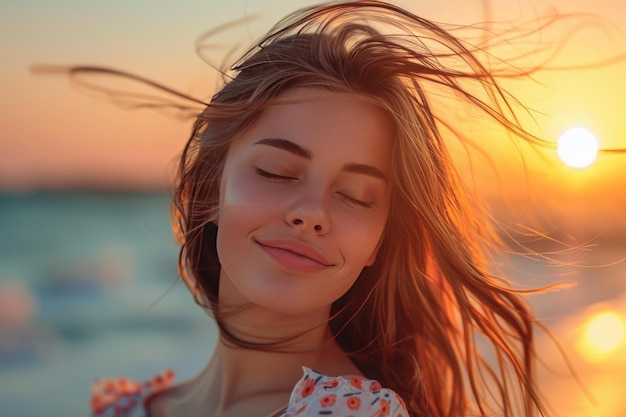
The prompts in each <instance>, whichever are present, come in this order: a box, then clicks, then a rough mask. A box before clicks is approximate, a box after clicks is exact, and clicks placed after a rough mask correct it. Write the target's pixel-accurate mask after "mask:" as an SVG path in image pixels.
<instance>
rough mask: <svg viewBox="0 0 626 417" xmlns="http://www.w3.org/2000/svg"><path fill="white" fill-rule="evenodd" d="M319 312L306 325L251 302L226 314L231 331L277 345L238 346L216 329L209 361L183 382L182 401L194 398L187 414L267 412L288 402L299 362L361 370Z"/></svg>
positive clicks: (338, 370) (333, 370) (331, 370)
mask: <svg viewBox="0 0 626 417" xmlns="http://www.w3.org/2000/svg"><path fill="white" fill-rule="evenodd" d="M322 316H323V315H322V313H321V312H318V313H317V314H316V317H317V321H313V323H314V324H313V325H311V323H312V321H311V319H312V317H304V318H303V317H294V316H280V317H277V316H276V314H274V313H272V312H268V311H266V310H263V309H261V308H258V307H254V306H252V307H247V308H245V309H241V310H239V311H237V312H236V313H233V314H229V315H227V317H226V318H225V320H223V322H224V327H225V328H226V329H227V330H228V332H229V333H231V334H232V335H234V336H235V337H237V338H239V339H241V340H243V341H245V342H248V343H255V344H267V343H269V342H276V341H279V343H278V346H270V347H267V348H265V349H261V348H258V347H257V348H242V347H239V346H236V345H234V344H233V343H231V342H230V341H228V340H227V339H226V338H225V337H224V335H220V338H219V341H218V343H217V346H216V348H215V352H214V354H213V357H212V359H211V361H210V362H209V364H208V366H207V367H206V368H205V369H204V370H203V371H202V372H201V373H200V374H199V375H198V376H197V377H196V378H194V379H193V380H192V381H191V382H190V383H189V384H187V386H186V389H185V391H186V395H185V397H186V399H185V401H186V403H187V404H188V405H189V404H193V407H192V409H191V410H187V411H189V412H188V413H187V414H189V415H192V414H194V413H195V411H194V410H204V414H201V415H216V416H219V415H249V413H247V412H244V411H241V410H242V407H243V409H245V407H247V406H248V405H252V406H253V407H254V409H255V410H256V411H255V414H258V415H270V414H271V413H272V412H274V411H276V410H277V409H279V408H281V407H284V406H286V405H287V403H288V401H289V396H290V393H291V391H292V389H293V387H294V385H295V383H296V382H297V381H298V380H299V379H300V378H301V377H302V367H304V366H306V367H308V368H311V369H314V370H316V371H319V372H321V373H324V374H327V375H357V374H360V372H359V370H358V369H357V368H356V367H355V366H354V364H353V363H352V362H351V361H350V359H349V358H348V357H347V356H346V354H345V353H344V352H343V351H342V350H341V348H340V347H339V346H338V345H337V343H336V342H335V341H334V339H333V338H332V335H331V334H330V330H329V329H328V326H327V324H326V320H327V315H326V316H324V317H325V318H324V320H321V317H322ZM208 410H213V412H212V413H211V412H209V413H206V411H208ZM196 414H197V413H196ZM198 415H200V414H198Z"/></svg>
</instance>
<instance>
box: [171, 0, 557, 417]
mask: <svg viewBox="0 0 626 417" xmlns="http://www.w3.org/2000/svg"><path fill="white" fill-rule="evenodd" d="M478 52H479V48H478V47H476V48H474V47H471V46H469V45H468V44H466V43H465V42H463V41H462V40H460V39H459V38H457V37H456V36H454V35H453V34H452V32H450V31H449V30H447V29H445V28H444V27H442V26H440V25H437V24H435V23H433V22H431V21H428V20H425V19H422V18H420V17H418V16H416V15H414V14H412V13H409V12H408V11H406V10H403V9H401V8H399V7H396V6H393V5H390V4H387V3H382V2H377V1H357V2H348V3H332V4H329V5H322V6H318V7H313V8H309V9H305V10H301V11H299V12H296V13H295V14H293V15H290V16H289V17H287V18H286V19H285V20H283V21H281V22H280V23H279V24H277V25H276V26H275V27H274V28H273V29H272V30H271V31H270V32H269V34H268V35H267V36H265V37H264V38H263V39H262V40H261V41H260V42H259V43H258V44H257V45H255V46H254V47H253V48H252V49H250V50H249V51H248V52H247V53H246V54H244V56H243V57H242V58H241V59H240V60H238V61H237V62H236V63H235V65H234V66H233V67H232V71H233V76H232V79H230V80H228V82H227V83H226V84H225V85H224V87H223V88H222V89H221V90H220V91H219V92H218V93H217V94H215V96H214V97H213V98H212V100H211V102H210V103H209V104H208V105H207V106H206V108H205V109H204V111H203V112H202V114H200V115H199V117H198V118H197V120H196V122H195V125H194V130H193V133H192V135H191V138H190V139H189V141H188V143H187V145H186V146H185V148H184V151H183V153H182V156H181V159H180V166H179V172H178V179H177V184H176V193H175V196H174V199H173V205H174V212H175V214H176V217H177V221H176V224H175V228H176V229H177V231H178V234H179V235H180V237H181V243H182V245H181V252H180V271H181V275H182V276H183V278H185V279H186V281H187V282H188V283H190V285H192V286H193V287H196V288H198V289H199V295H198V298H199V299H201V300H208V301H209V308H211V309H213V310H214V311H215V312H217V310H218V307H219V306H218V304H217V300H218V298H217V291H218V280H219V268H220V265H219V259H218V258H217V254H216V251H215V234H216V232H217V230H216V226H215V225H214V224H213V223H212V222H211V221H212V219H214V217H215V213H216V210H217V207H218V196H219V184H220V175H221V172H222V167H223V163H224V160H225V157H226V154H227V152H228V149H229V145H230V142H231V140H232V138H234V137H236V136H237V135H238V134H240V133H241V132H243V131H244V130H245V129H246V128H247V127H248V126H250V124H252V123H253V122H254V121H255V119H256V118H257V117H258V116H259V114H260V112H261V111H262V110H263V109H264V108H265V106H267V105H268V103H271V102H272V100H274V99H276V98H277V97H279V96H280V95H281V94H282V93H284V92H285V91H287V90H289V89H293V88H296V87H307V88H321V89H326V90H330V91H341V92H350V93H356V94H359V95H361V96H365V97H367V98H369V99H371V100H372V102H375V103H377V104H378V105H379V106H380V107H381V108H383V109H384V110H385V111H387V112H388V114H389V115H390V117H391V118H392V120H393V121H394V125H395V130H396V134H395V139H394V143H393V144H392V155H393V156H392V164H391V166H392V183H393V197H392V205H391V207H392V209H391V212H390V214H389V218H388V223H387V226H386V229H385V234H384V239H383V242H382V246H381V248H380V251H379V255H378V258H377V261H376V263H375V264H374V265H372V266H371V267H368V268H365V269H364V270H363V272H362V274H361V275H360V277H359V278H358V280H357V281H356V283H355V285H354V286H353V287H352V288H351V289H350V290H349V291H348V292H347V293H346V294H345V295H344V296H342V297H341V298H340V299H338V300H337V301H336V302H335V303H334V304H333V306H332V315H331V318H330V321H329V326H330V328H331V331H332V333H333V335H334V336H335V338H336V340H337V341H338V343H339V345H340V346H341V347H342V348H343V350H344V351H345V352H346V353H347V354H348V355H349V356H350V358H351V359H352V360H353V361H354V363H355V364H356V365H357V366H358V367H359V369H360V370H361V371H362V372H363V374H364V375H366V376H367V377H369V378H373V379H377V380H379V381H380V382H381V383H382V384H383V385H384V386H386V387H388V388H391V389H393V390H394V391H396V392H397V393H398V394H399V395H400V396H401V397H402V398H403V399H404V401H405V402H406V405H407V408H408V410H409V411H410V413H411V415H412V416H429V417H431V416H432V417H451V416H456V417H459V416H465V415H481V416H487V415H490V414H491V413H492V412H493V411H494V410H497V409H499V410H501V412H502V415H504V416H509V417H510V416H513V415H517V413H518V412H520V413H521V415H524V416H531V415H535V414H536V413H537V412H538V413H539V414H541V415H547V413H548V412H547V409H546V407H545V406H544V405H543V402H542V400H541V399H540V395H539V392H538V389H537V385H536V383H535V381H534V371H533V366H534V362H535V359H536V357H535V356H536V353H535V351H534V336H533V329H534V328H535V327H536V326H537V324H538V323H537V322H536V320H535V318H534V316H533V315H532V313H531V311H530V310H529V308H528V307H527V305H526V304H525V302H524V301H523V299H522V297H521V296H520V294H519V292H518V291H516V290H514V289H512V288H511V286H510V285H509V284H508V283H507V281H506V280H505V279H503V278H501V277H499V276H496V275H494V274H492V273H491V272H490V269H489V259H490V258H489V254H490V253H491V252H492V251H493V250H494V249H495V248H498V245H499V242H498V239H497V238H496V237H495V234H494V233H492V232H491V228H490V224H489V221H488V219H487V217H486V214H485V213H484V212H483V209H482V208H481V206H480V204H479V203H478V200H477V199H476V198H475V196H473V195H472V194H471V193H470V192H469V191H468V190H467V189H466V186H465V185H464V182H463V181H462V180H461V179H460V178H459V175H458V173H457V171H456V170H455V167H454V164H453V162H452V160H451V157H450V155H449V152H448V150H447V146H446V143H445V141H444V137H443V134H442V130H443V129H444V128H445V130H446V131H447V132H450V131H452V130H453V129H452V128H451V127H450V125H447V124H446V122H445V119H444V118H442V117H440V115H439V114H438V113H437V112H436V111H435V110H434V108H433V107H432V106H433V104H432V100H431V96H432V95H433V94H435V93H436V94H444V95H445V94H448V95H449V96H451V97H454V98H455V99H456V100H458V102H460V103H464V104H465V105H467V106H470V107H472V108H476V109H478V110H479V111H480V112H482V113H484V114H485V115H486V116H487V117H488V118H490V119H492V120H494V121H496V122H498V123H499V124H500V125H502V126H503V127H504V128H505V129H506V131H508V132H509V133H510V134H512V135H514V136H517V137H519V138H522V139H524V140H527V141H531V142H541V139H539V138H537V137H534V136H533V135H531V134H530V133H527V132H526V130H525V129H524V128H523V127H522V126H521V125H520V123H518V119H517V116H516V112H515V110H514V109H515V107H516V106H517V104H518V103H516V102H515V100H514V99H513V98H512V97H510V96H509V95H508V94H507V93H506V91H504V90H503V89H502V88H501V87H500V85H499V83H498V82H497V81H496V78H497V77H499V76H523V75H526V74H525V73H524V72H523V71H517V72H516V71H514V70H513V69H512V68H509V71H508V72H507V71H500V72H499V71H496V70H494V69H493V68H488V67H487V66H486V65H485V64H483V63H481V60H480V59H479V58H478V55H479V53H478ZM521 109H522V111H523V110H524V109H523V107H521ZM457 133H458V135H459V137H461V138H462V137H463V135H462V132H457ZM216 319H217V321H218V324H220V328H221V330H222V332H223V334H225V335H226V337H228V338H229V340H230V341H231V342H233V343H235V344H239V345H241V346H248V345H247V344H246V342H245V341H243V340H238V339H237V338H235V337H234V336H233V335H229V334H228V332H227V330H226V329H225V328H224V326H222V325H221V322H220V320H221V319H220V315H219V314H216ZM482 342H487V343H488V346H490V355H492V356H493V357H494V358H495V363H494V364H490V363H488V361H487V360H486V359H485V357H484V356H483V355H481V353H480V349H479V348H478V346H477V345H478V344H479V343H482ZM248 347H249V346H248ZM492 398H495V404H494V403H493V401H492ZM520 400H521V401H520Z"/></svg>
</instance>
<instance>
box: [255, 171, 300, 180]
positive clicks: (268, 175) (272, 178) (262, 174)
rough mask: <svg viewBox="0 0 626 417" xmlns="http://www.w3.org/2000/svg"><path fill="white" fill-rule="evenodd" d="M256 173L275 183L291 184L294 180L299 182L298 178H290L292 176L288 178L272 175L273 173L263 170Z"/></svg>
mask: <svg viewBox="0 0 626 417" xmlns="http://www.w3.org/2000/svg"><path fill="white" fill-rule="evenodd" d="M256 172H257V174H259V175H260V176H261V177H263V178H267V179H269V180H271V181H275V182H289V181H293V180H297V179H298V178H296V177H290V176H286V175H278V174H274V173H271V172H267V171H264V170H262V169H261V168H256Z"/></svg>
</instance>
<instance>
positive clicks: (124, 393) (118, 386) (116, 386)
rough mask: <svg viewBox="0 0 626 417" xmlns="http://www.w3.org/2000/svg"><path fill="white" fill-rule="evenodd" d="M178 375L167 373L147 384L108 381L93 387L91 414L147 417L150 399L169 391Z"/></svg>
mask: <svg viewBox="0 0 626 417" xmlns="http://www.w3.org/2000/svg"><path fill="white" fill-rule="evenodd" d="M174 377H175V374H174V371H172V370H167V371H165V372H163V373H161V374H158V375H156V376H154V377H152V378H150V379H149V380H147V381H146V382H144V383H141V382H138V381H134V380H131V379H128V378H104V379H98V380H96V381H94V383H93V384H92V386H91V401H90V406H91V413H92V416H94V417H145V416H146V404H147V401H148V400H149V399H150V397H151V396H152V395H153V394H155V393H157V392H159V391H161V390H164V389H165V388H167V387H169V386H170V385H171V384H172V382H173V381H174Z"/></svg>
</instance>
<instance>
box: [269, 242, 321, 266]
mask: <svg viewBox="0 0 626 417" xmlns="http://www.w3.org/2000/svg"><path fill="white" fill-rule="evenodd" d="M257 243H258V244H259V246H260V247H261V249H263V251H264V252H265V253H266V254H268V255H269V256H270V258H272V260H274V261H275V262H276V263H278V264H280V265H281V266H282V267H285V268H287V269H290V270H295V271H302V272H316V271H321V270H323V269H325V268H329V267H331V266H333V265H332V264H328V263H326V262H325V261H321V260H317V259H313V258H312V257H310V256H308V255H305V254H302V253H299V252H296V251H293V250H291V249H289V248H283V247H278V246H272V245H267V244H263V243H260V242H257Z"/></svg>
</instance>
